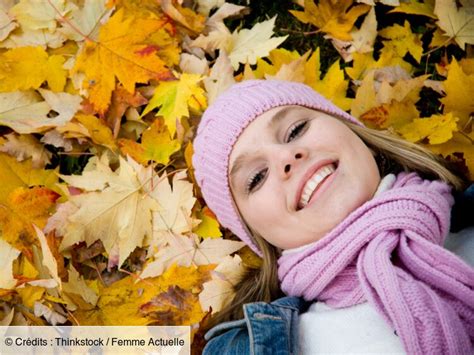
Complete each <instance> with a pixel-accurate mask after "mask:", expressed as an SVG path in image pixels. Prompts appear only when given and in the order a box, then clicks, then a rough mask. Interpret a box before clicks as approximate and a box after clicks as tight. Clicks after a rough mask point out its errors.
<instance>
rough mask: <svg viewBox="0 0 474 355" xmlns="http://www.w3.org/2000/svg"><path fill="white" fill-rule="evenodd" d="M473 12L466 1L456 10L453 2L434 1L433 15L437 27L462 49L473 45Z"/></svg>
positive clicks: (472, 7)
mask: <svg viewBox="0 0 474 355" xmlns="http://www.w3.org/2000/svg"><path fill="white" fill-rule="evenodd" d="M462 3H463V2H462ZM473 11H474V6H473V4H472V3H469V2H468V1H466V4H465V5H464V6H462V7H459V8H458V7H457V5H456V1H454V0H436V4H435V8H434V13H435V14H436V16H438V19H439V21H438V25H439V27H440V28H441V29H442V30H443V31H444V32H445V33H446V34H445V35H446V36H448V37H449V38H448V39H454V40H455V41H456V43H457V44H458V45H459V46H460V47H461V48H462V49H464V47H465V46H466V43H469V44H474V16H473Z"/></svg>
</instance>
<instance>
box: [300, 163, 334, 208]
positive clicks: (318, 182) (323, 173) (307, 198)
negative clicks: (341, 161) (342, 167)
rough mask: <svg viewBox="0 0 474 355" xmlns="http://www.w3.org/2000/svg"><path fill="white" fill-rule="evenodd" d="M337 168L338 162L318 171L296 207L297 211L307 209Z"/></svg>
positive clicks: (306, 185)
mask: <svg viewBox="0 0 474 355" xmlns="http://www.w3.org/2000/svg"><path fill="white" fill-rule="evenodd" d="M337 168H338V162H337V161H336V162H333V163H331V164H327V165H325V166H323V167H321V168H320V169H318V171H317V172H316V173H315V174H314V175H313V176H312V177H311V178H310V179H308V181H307V182H306V183H305V186H304V188H303V191H302V193H301V196H300V199H299V202H298V204H297V206H296V211H300V210H302V209H304V208H306V207H307V206H308V205H309V204H310V203H311V202H312V200H313V199H314V197H315V195H316V194H317V192H318V191H319V190H320V189H321V187H322V186H323V185H324V184H325V183H326V182H327V180H328V179H329V178H330V177H331V176H333V175H334V173H335V172H336V170H337Z"/></svg>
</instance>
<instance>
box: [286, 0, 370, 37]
mask: <svg viewBox="0 0 474 355" xmlns="http://www.w3.org/2000/svg"><path fill="white" fill-rule="evenodd" d="M351 5H352V0H342V1H336V2H334V1H331V0H320V1H319V3H318V4H317V5H316V4H315V3H314V1H313V0H305V1H304V12H303V11H294V10H291V11H290V12H291V13H292V14H293V15H294V16H295V17H296V18H297V19H298V20H300V21H301V22H303V23H311V24H313V25H314V26H316V27H317V28H319V29H320V30H321V31H322V32H325V33H327V34H329V35H330V36H332V37H334V38H337V39H340V40H343V41H350V40H352V37H351V35H350V34H349V32H350V31H351V30H352V28H353V27H354V23H355V22H356V21H357V19H358V18H359V16H361V15H363V14H365V13H366V12H368V11H369V10H370V6H367V5H356V6H353V7H352V8H351V9H350V10H349V11H347V10H348V9H349V7H350V6H351Z"/></svg>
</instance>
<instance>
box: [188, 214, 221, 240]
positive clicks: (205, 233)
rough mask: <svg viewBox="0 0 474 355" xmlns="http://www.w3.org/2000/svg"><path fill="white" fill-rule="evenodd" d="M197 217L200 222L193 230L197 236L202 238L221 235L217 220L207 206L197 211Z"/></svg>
mask: <svg viewBox="0 0 474 355" xmlns="http://www.w3.org/2000/svg"><path fill="white" fill-rule="evenodd" d="M197 218H199V219H200V220H201V223H199V225H198V226H197V228H195V229H194V230H193V232H194V233H196V234H197V235H198V236H200V237H202V238H219V237H222V232H221V231H220V229H219V222H218V221H217V218H216V216H215V215H214V213H212V212H211V210H210V209H209V208H208V207H204V208H203V209H202V210H201V211H199V212H198V214H197Z"/></svg>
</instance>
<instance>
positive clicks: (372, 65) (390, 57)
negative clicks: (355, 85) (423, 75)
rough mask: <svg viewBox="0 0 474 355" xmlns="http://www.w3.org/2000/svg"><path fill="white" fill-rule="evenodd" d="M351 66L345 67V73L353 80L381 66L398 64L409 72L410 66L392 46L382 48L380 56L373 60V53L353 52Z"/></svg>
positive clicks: (361, 77) (359, 78)
mask: <svg viewBox="0 0 474 355" xmlns="http://www.w3.org/2000/svg"><path fill="white" fill-rule="evenodd" d="M352 57H353V64H352V67H346V69H345V70H346V73H347V75H349V77H350V78H351V79H353V80H361V79H363V78H364V77H365V76H366V74H367V72H368V71H370V70H372V69H376V68H383V67H395V66H399V67H401V68H402V69H404V70H405V71H407V72H411V69H412V66H411V65H410V64H409V63H408V62H406V61H404V60H403V59H402V58H400V57H399V56H398V55H397V54H396V53H395V52H394V50H393V48H386V47H384V48H382V51H381V53H380V57H379V59H378V60H377V61H375V59H374V57H373V53H353V54H352Z"/></svg>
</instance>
